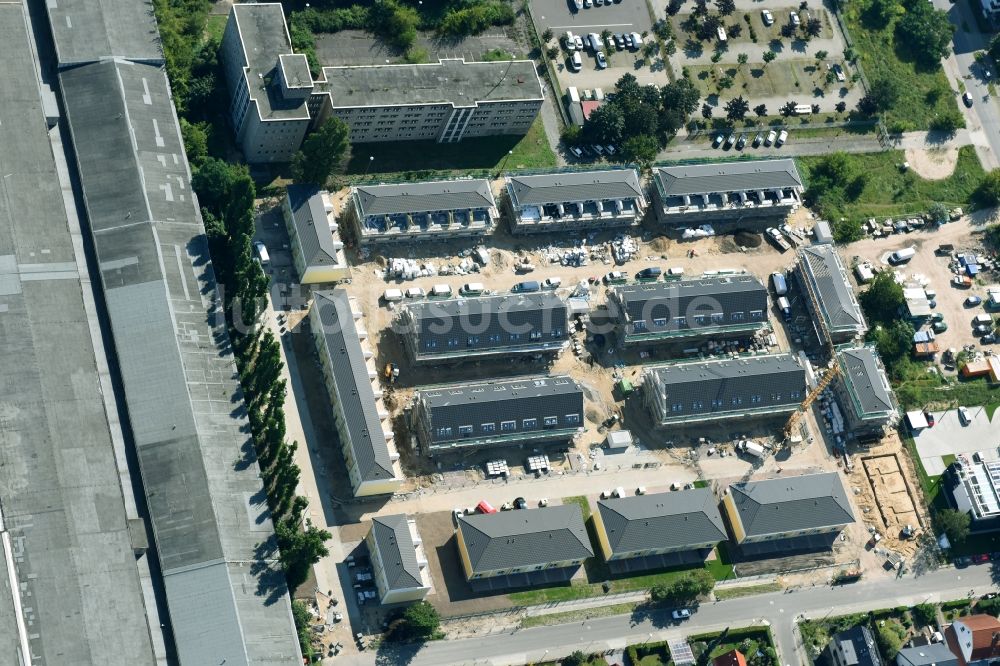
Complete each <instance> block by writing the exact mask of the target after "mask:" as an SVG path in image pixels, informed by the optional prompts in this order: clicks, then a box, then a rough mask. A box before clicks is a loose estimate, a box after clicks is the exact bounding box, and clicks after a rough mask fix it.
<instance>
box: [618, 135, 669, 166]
mask: <svg viewBox="0 0 1000 666" xmlns="http://www.w3.org/2000/svg"><path fill="white" fill-rule="evenodd" d="M659 152H660V144H659V143H657V141H656V139H655V138H654V137H652V136H649V135H645V134H640V135H637V136H632V137H629V138H628V139H626V140H625V141H624V142H623V143H622V159H623V160H625V161H626V162H635V163H637V164H639V165H641V166H642V167H643V168H647V167H648V166H649V165H651V164H652V163H653V162H654V161H655V160H656V155H657V153H659Z"/></svg>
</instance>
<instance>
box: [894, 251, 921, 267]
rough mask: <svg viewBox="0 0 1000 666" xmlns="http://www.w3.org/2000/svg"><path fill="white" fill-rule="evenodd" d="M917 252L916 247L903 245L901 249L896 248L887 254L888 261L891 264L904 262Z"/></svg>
mask: <svg viewBox="0 0 1000 666" xmlns="http://www.w3.org/2000/svg"><path fill="white" fill-rule="evenodd" d="M916 254H917V251H916V249H914V248H912V247H904V248H903V249H902V250H896V251H895V252H893V253H892V254H890V255H889V263H890V264H892V265H893V266H896V265H899V264H905V263H906V262H908V261H909V260H910V259H913V257H914V255H916Z"/></svg>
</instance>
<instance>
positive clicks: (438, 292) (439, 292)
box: [431, 284, 451, 298]
mask: <svg viewBox="0 0 1000 666" xmlns="http://www.w3.org/2000/svg"><path fill="white" fill-rule="evenodd" d="M431 296H437V297H438V298H444V297H447V296H451V285H447V284H436V285H434V286H433V287H431Z"/></svg>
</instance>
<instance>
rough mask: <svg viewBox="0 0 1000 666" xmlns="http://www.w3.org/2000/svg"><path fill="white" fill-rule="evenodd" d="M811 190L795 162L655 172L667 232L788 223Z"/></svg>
mask: <svg viewBox="0 0 1000 666" xmlns="http://www.w3.org/2000/svg"><path fill="white" fill-rule="evenodd" d="M804 189H805V187H804V185H803V184H802V177H801V176H800V175H799V172H798V169H796V168H795V162H794V161H792V160H757V161H750V162H714V163H711V164H681V165H677V166H668V167H657V168H656V169H653V195H654V203H655V209H656V216H657V219H659V221H660V223H661V224H663V225H666V226H671V227H674V226H690V225H692V224H704V223H706V222H711V223H713V224H714V223H719V222H734V223H735V222H740V223H745V222H746V221H747V220H748V218H764V217H769V218H784V217H785V216H786V215H788V214H789V213H790V212H792V211H794V210H796V209H797V208H798V207H799V205H800V204H801V202H802V192H803V190H804Z"/></svg>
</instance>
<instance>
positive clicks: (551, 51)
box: [545, 46, 559, 60]
mask: <svg viewBox="0 0 1000 666" xmlns="http://www.w3.org/2000/svg"><path fill="white" fill-rule="evenodd" d="M545 56H546V57H547V58H548V59H549V60H558V59H559V47H558V46H550V47H549V48H547V49H545Z"/></svg>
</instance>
